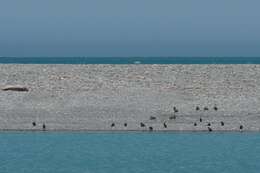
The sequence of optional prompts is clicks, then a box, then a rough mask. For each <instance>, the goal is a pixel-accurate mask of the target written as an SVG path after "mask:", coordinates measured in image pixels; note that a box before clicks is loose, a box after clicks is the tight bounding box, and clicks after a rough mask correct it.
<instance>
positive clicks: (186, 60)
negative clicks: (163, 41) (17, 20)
mask: <svg viewBox="0 0 260 173" xmlns="http://www.w3.org/2000/svg"><path fill="white" fill-rule="evenodd" d="M0 63H3V64H12V63H15V64H260V57H0Z"/></svg>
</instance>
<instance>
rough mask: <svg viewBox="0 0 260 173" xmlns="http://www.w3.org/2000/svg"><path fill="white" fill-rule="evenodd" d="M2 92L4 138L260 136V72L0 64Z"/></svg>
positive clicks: (218, 68)
mask: <svg viewBox="0 0 260 173" xmlns="http://www.w3.org/2000/svg"><path fill="white" fill-rule="evenodd" d="M10 86H11V87H15V86H19V87H23V88H27V89H28V91H27V90H24V91H16V90H9V88H8V87H10ZM0 88H1V89H2V90H0V110H1V111H0V130H43V124H45V130H97V131H98V130H145V131H146V130H153V131H157V130H160V131H164V130H173V131H208V130H210V129H211V130H212V131H240V128H242V130H243V131H259V130H260V100H259V99H260V65H246V64H244V65H141V64H140V65H55V64H53V65H22V64H19V65H18V64H17V65H15V64H9V65H8V64H1V65H0ZM174 107H176V109H175V110H174ZM196 107H198V108H197V109H199V110H196ZM207 109H208V110H207ZM200 118H201V120H202V122H200ZM33 122H35V126H34V125H33ZM221 122H223V123H224V125H223V123H222V124H221ZM140 123H143V124H142V126H143V127H141V124H140ZM209 123H210V124H209ZM209 125H210V126H209Z"/></svg>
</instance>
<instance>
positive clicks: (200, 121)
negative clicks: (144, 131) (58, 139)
mask: <svg viewBox="0 0 260 173" xmlns="http://www.w3.org/2000/svg"><path fill="white" fill-rule="evenodd" d="M195 110H196V111H200V110H201V108H200V107H199V106H197V107H196V108H195ZM202 110H204V111H208V110H209V108H208V107H204V108H203V109H202ZM213 110H215V111H218V107H217V106H214V107H213ZM173 112H174V114H173V115H171V116H170V117H169V120H175V119H176V118H177V115H176V114H177V113H178V112H179V110H178V109H177V108H176V107H175V106H174V107H173ZM156 119H157V117H155V116H150V120H151V121H154V120H156ZM202 122H203V119H202V117H200V118H199V122H194V123H193V126H198V123H202ZM139 125H140V127H141V128H145V127H146V124H145V123H144V122H140V124H139ZM220 125H221V126H224V125H225V123H224V122H223V121H221V122H220ZM32 126H33V127H36V122H35V121H33V122H32ZM110 126H111V128H113V127H115V126H116V123H112V124H111V125H110ZM127 126H128V124H127V123H124V127H127ZM206 126H207V128H208V131H209V132H212V131H213V128H212V127H211V122H208V123H207V125H206ZM163 127H164V128H165V129H167V128H168V125H167V122H166V121H165V122H163ZM243 128H244V126H243V125H240V126H239V130H240V131H242V130H243ZM148 129H149V131H153V130H154V128H153V126H148ZM42 130H46V125H45V123H43V124H42Z"/></svg>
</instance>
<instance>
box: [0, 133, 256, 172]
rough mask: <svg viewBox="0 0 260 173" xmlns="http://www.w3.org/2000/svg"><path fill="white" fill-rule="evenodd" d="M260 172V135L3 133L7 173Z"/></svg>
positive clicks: (2, 164)
mask: <svg viewBox="0 0 260 173" xmlns="http://www.w3.org/2000/svg"><path fill="white" fill-rule="evenodd" d="M259 170H260V134H259V133H223V134H221V133H210V134H209V133H83V132H82V133H81V132H75V133H72V132H67V133H65V132H47V133H44V132H43V133H41V132H26V133H19V132H17V133H16V132H2V133H0V172H1V173H18V172H19V173H175V172H181V173H182V172H183V173H259Z"/></svg>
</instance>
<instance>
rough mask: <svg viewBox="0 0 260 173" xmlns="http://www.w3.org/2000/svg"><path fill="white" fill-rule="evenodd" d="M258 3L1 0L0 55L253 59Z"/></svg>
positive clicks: (259, 39)
mask: <svg viewBox="0 0 260 173" xmlns="http://www.w3.org/2000/svg"><path fill="white" fill-rule="evenodd" d="M259 6H260V1H257V0H249V1H244V0H228V1H226V0H218V1H209V0H197V1H194V0H164V1H158V0H142V1H138V0H125V1H122V0H110V1H106V0H95V1H90V0H74V1H70V0H45V1H35V0H25V1H19V0H13V1H8V0H3V1H1V3H0V56H103V57H104V56H260V33H259V30H260V22H259V18H260V11H259V9H258V8H259Z"/></svg>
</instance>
